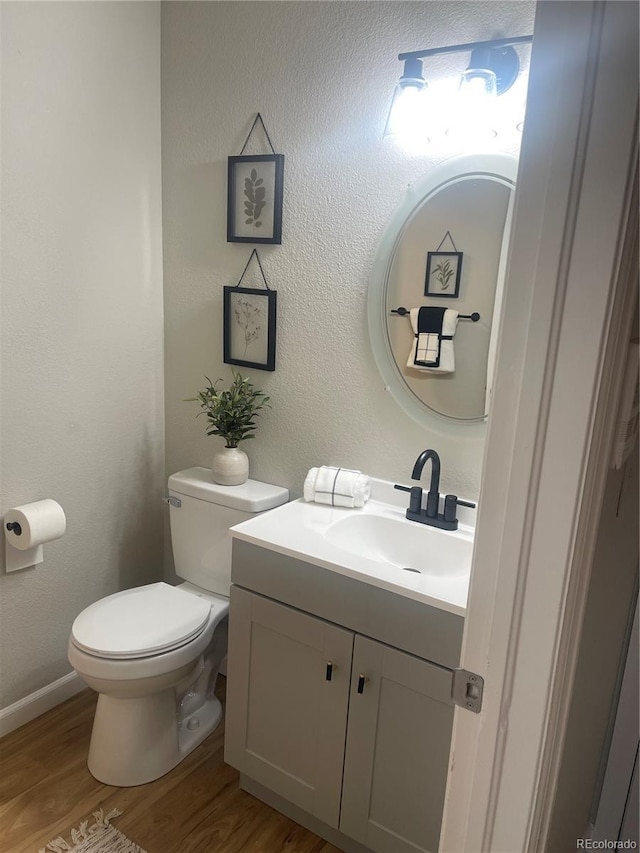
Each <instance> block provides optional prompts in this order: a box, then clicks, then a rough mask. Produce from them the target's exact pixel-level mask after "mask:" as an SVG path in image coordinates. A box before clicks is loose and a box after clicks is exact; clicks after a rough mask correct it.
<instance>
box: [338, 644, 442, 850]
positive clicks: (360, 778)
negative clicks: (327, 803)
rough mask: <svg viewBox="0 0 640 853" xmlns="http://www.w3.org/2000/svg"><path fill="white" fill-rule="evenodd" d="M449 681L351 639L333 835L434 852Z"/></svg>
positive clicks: (404, 657)
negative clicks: (343, 753) (339, 799)
mask: <svg viewBox="0 0 640 853" xmlns="http://www.w3.org/2000/svg"><path fill="white" fill-rule="evenodd" d="M361 677H365V678H366V681H365V682H364V686H363V689H362V692H361V693H359V692H358V682H359V680H360V678H361ZM451 679H452V675H451V671H450V670H447V669H443V668H441V667H438V666H435V665H433V664H430V663H427V662H426V661H423V660H420V659H419V658H416V657H413V655H408V654H405V653H404V652H399V651H397V650H396V649H392V648H390V647H389V646H385V645H383V644H382V643H377V642H375V641H373V640H369V639H366V638H365V637H361V636H357V637H356V640H355V647H354V653H353V667H352V684H351V696H350V705H349V727H348V732H347V749H346V758H345V767H344V783H343V793H342V814H341V818H340V829H341V831H342V832H344V833H345V834H346V835H349V836H351V837H352V838H355V839H357V840H358V841H360V842H361V843H362V844H364V845H366V846H367V847H369V848H370V849H371V850H375V851H379V853H416V851H437V850H438V841H439V838H440V824H441V822H442V809H443V805H444V795H445V787H446V781H447V765H448V761H449V749H450V744H451V728H452V725H453V701H452V699H451ZM361 686H362V685H361Z"/></svg>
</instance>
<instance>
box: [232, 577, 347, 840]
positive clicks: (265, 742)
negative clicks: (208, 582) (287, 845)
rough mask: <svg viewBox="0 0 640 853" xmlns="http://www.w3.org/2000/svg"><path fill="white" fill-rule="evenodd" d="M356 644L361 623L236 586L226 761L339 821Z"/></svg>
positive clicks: (328, 820)
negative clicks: (326, 617)
mask: <svg viewBox="0 0 640 853" xmlns="http://www.w3.org/2000/svg"><path fill="white" fill-rule="evenodd" d="M352 649H353V633H352V632H350V631H345V630H343V629H342V628H337V627H336V626H335V625H331V624H330V623H328V622H324V621H323V620H322V619H317V618H315V617H314V616H308V615H307V614H305V613H301V612H300V611H298V610H294V609H293V608H291V607H286V606H285V605H283V604H277V603H276V602H274V601H271V600H270V599H268V598H262V597H261V596H259V595H255V594H253V593H249V592H247V591H246V590H243V589H240V588H238V587H235V586H234V587H232V589H231V606H230V617H229V658H228V669H227V708H226V735H225V760H226V761H227V762H228V763H229V764H231V765H233V766H234V767H236V768H237V769H238V770H240V771H241V772H242V773H246V774H247V775H248V776H250V777H251V778H252V779H254V780H255V781H256V782H260V783H261V784H262V785H265V786H266V787H267V788H269V789H270V790H272V791H274V792H275V793H277V794H280V795H281V796H283V797H285V798H286V799H287V800H289V802H291V803H294V804H295V805H297V806H300V808H302V809H304V810H305V811H307V812H309V813H310V814H312V815H315V816H316V817H318V818H320V820H323V821H324V822H325V823H327V824H329V825H330V826H333V827H336V828H337V826H338V819H339V814H340V792H341V787H342V767H343V761H344V745H345V737H346V728H347V703H348V699H349V678H350V672H351V654H352ZM329 663H331V664H333V666H332V670H331V673H330V675H329V673H328V671H327V666H328V664H329Z"/></svg>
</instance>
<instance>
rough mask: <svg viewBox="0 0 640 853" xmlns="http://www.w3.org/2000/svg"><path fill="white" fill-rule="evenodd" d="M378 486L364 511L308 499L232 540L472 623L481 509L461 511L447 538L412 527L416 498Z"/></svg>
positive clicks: (234, 531)
mask: <svg viewBox="0 0 640 853" xmlns="http://www.w3.org/2000/svg"><path fill="white" fill-rule="evenodd" d="M372 486H373V488H372V497H371V499H370V500H369V501H367V503H366V504H365V505H364V507H362V508H359V509H347V508H343V507H331V506H327V505H325V504H318V503H307V502H305V501H304V500H303V499H302V498H301V499H299V500H296V501H292V502H291V503H288V504H284V505H283V506H280V507H277V508H276V509H272V510H269V511H268V512H265V513H262V514H260V515H257V516H256V517H255V518H251V519H249V520H248V521H243V522H242V523H241V524H237V525H236V526H235V527H232V528H231V535H232V537H233V538H234V539H241V540H243V541H245V542H250V543H252V544H253V545H258V546H260V547H263V548H268V549H269V550H271V551H276V552H278V553H280V554H285V555H286V556H289V557H294V558H296V559H299V560H303V561H304V562H307V563H311V564H313V565H316V566H320V567H322V568H324V569H328V570H329V571H331V572H336V573H338V574H341V575H345V576H347V577H351V578H354V579H356V580H359V581H362V582H363V583H368V584H371V585H373V586H376V587H380V588H382V589H386V590H389V591H390V592H394V593H397V594H398V595H403V596H405V597H407V598H412V599H414V600H415V601H421V602H423V603H424V604H428V605H431V606H432V607H437V608H439V609H441V610H446V611H448V612H450V613H455V614H457V615H459V616H465V614H466V605H467V593H468V588H469V574H470V569H471V555H472V550H473V536H474V526H473V521H474V518H475V510H472V509H467V508H465V507H459V509H458V517H459V518H460V526H459V529H458V530H456V531H443V530H439V529H437V528H434V527H430V526H428V525H424V524H420V523H418V522H415V521H409V520H408V519H407V518H406V517H405V511H406V507H407V504H408V495H407V494H406V493H404V492H400V491H397V490H394V489H393V484H392V483H388V482H387V481H383V480H372ZM346 519H352V521H346ZM469 522H471V523H469ZM394 539H395V541H393V540H394ZM396 551H397V554H396ZM389 554H391V557H389ZM409 560H410V561H411V562H410V565H409ZM408 568H409V569H413V571H408V570H407V569H408Z"/></svg>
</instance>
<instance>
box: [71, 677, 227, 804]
mask: <svg viewBox="0 0 640 853" xmlns="http://www.w3.org/2000/svg"><path fill="white" fill-rule="evenodd" d="M221 719H222V706H221V704H220V700H219V699H218V698H217V697H216V696H213V695H210V696H207V698H206V699H205V701H204V702H203V704H202V705H201V706H200V707H199V708H197V709H195V710H194V711H193V712H192V713H190V714H189V715H188V717H186V719H185V720H184V721H183V722H182V723H181V724H180V723H179V722H178V718H177V714H176V693H175V690H174V689H173V688H170V689H167V690H163V691H161V692H159V693H154V694H151V695H149V696H140V697H136V698H120V697H116V696H109V695H107V694H105V693H101V694H100V695H99V697H98V704H97V707H96V714H95V718H94V721H93V731H92V733H91V744H90V746H89V757H88V761H87V764H88V767H89V771H90V773H91V775H92V776H94V777H95V778H96V779H97V780H98V781H99V782H103V783H104V784H105V785H115V786H117V787H121V788H128V787H131V786H133V785H144V784H146V783H147V782H153V780H154V779H158V778H160V776H164V774H165V773H168V772H169V771H170V770H172V769H173V768H174V767H175V766H176V765H177V764H179V763H180V762H181V761H182V759H183V758H185V757H186V756H187V755H188V754H189V753H190V752H191V751H192V750H194V749H195V748H196V747H197V746H198V745H199V744H200V743H202V741H203V740H204V739H205V738H206V737H207V736H208V735H209V734H211V732H212V731H213V730H214V729H215V728H216V726H217V725H218V724H219V723H220V721H221Z"/></svg>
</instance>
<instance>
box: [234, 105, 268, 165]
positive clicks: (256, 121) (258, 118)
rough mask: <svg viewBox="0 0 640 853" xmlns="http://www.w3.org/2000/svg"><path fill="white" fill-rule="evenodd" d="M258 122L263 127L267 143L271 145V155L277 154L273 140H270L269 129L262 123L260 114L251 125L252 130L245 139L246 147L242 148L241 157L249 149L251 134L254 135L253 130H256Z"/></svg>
mask: <svg viewBox="0 0 640 853" xmlns="http://www.w3.org/2000/svg"><path fill="white" fill-rule="evenodd" d="M258 121H260V124H261V125H262V129H263V130H264V135H265V136H266V137H267V142H268V143H269V147H270V148H271V153H272V154H275V153H276V152H275V148H274V147H273V145H272V143H271V139H270V138H269V134H268V133H267V128H266V127H265V126H264V122H263V121H262V116H261V115H260V113H258V114H257V115H256V117H255V119H254V120H253V124H252V125H251V130H250V131H249V133H248V134H247V138H246V139H245V141H244V145H243V146H242V151H241V152H240V156H241V157H242V155H243V154H244V149H245V148H246V147H247V142H248V141H249V139H250V137H251V134H252V133H253V129H254V128H255V126H256V124H257V123H258Z"/></svg>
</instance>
